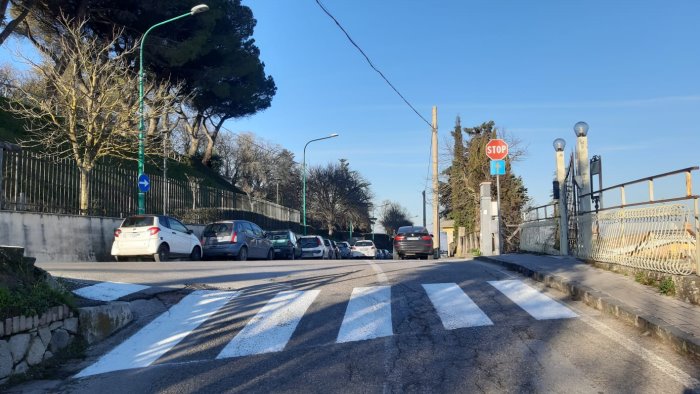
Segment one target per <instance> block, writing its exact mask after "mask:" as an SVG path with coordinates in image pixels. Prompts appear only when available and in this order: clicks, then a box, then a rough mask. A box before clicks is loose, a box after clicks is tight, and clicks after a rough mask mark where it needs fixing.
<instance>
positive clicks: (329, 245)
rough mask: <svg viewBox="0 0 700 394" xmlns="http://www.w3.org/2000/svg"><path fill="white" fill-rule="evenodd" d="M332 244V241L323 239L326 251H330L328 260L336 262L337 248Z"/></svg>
mask: <svg viewBox="0 0 700 394" xmlns="http://www.w3.org/2000/svg"><path fill="white" fill-rule="evenodd" d="M331 242H332V241H331V240H330V239H328V238H323V244H324V245H326V249H328V258H329V259H331V260H335V248H334V247H333V244H332V243H331Z"/></svg>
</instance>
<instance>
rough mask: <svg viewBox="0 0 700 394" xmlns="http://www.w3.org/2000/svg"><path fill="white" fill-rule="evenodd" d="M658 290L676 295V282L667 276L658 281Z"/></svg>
mask: <svg viewBox="0 0 700 394" xmlns="http://www.w3.org/2000/svg"><path fill="white" fill-rule="evenodd" d="M659 292H660V293H661V294H665V295H669V296H673V295H676V284H675V283H674V282H673V279H671V277H668V276H667V277H665V278H664V279H663V280H662V281H661V282H659Z"/></svg>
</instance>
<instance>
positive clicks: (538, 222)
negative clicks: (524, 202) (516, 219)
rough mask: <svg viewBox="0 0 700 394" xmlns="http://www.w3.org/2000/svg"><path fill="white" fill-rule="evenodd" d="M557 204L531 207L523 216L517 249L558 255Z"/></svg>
mask: <svg viewBox="0 0 700 394" xmlns="http://www.w3.org/2000/svg"><path fill="white" fill-rule="evenodd" d="M557 207H558V204H557V203H551V204H545V205H541V206H539V207H533V208H530V209H528V210H527V211H526V212H525V213H524V214H523V222H522V223H521V225H520V245H519V249H520V250H522V251H526V252H536V253H547V254H559V212H558V208H557Z"/></svg>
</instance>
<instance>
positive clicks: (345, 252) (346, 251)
mask: <svg viewBox="0 0 700 394" xmlns="http://www.w3.org/2000/svg"><path fill="white" fill-rule="evenodd" d="M337 244H338V250H340V258H341V259H349V258H351V257H352V253H351V251H350V244H349V243H347V242H338V243H337Z"/></svg>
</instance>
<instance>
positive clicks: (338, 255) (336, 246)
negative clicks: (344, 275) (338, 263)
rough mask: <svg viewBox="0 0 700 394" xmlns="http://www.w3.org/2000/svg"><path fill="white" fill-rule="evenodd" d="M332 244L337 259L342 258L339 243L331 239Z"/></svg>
mask: <svg viewBox="0 0 700 394" xmlns="http://www.w3.org/2000/svg"><path fill="white" fill-rule="evenodd" d="M331 245H333V253H334V254H335V259H336V260H340V259H341V256H340V248H339V247H338V243H337V242H335V241H333V240H331Z"/></svg>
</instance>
